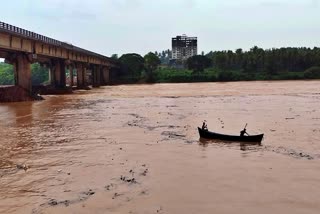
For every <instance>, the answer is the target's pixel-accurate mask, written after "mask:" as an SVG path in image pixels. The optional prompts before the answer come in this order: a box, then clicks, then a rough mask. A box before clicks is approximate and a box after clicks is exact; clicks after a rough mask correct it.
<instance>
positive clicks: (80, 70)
mask: <svg viewBox="0 0 320 214" xmlns="http://www.w3.org/2000/svg"><path fill="white" fill-rule="evenodd" d="M85 72H86V69H85V67H84V66H83V65H82V64H81V63H79V64H77V87H78V88H84V87H85V86H86V78H85V76H86V73H85Z"/></svg>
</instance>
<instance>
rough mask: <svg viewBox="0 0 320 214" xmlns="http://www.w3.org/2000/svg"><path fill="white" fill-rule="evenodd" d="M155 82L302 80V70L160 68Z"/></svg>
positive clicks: (154, 76)
mask: <svg viewBox="0 0 320 214" xmlns="http://www.w3.org/2000/svg"><path fill="white" fill-rule="evenodd" d="M153 79H154V82H155V83H182V82H224V81H254V80H302V79H309V78H307V77H305V73H304V72H278V73H276V74H272V75H271V74H268V73H263V72H259V73H246V72H243V71H241V70H233V71H221V70H218V69H214V68H210V69H207V70H205V71H203V72H199V73H195V72H193V71H191V70H186V69H179V70H178V69H173V68H160V69H158V70H156V71H155V72H154V73H153Z"/></svg>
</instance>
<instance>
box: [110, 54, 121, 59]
mask: <svg viewBox="0 0 320 214" xmlns="http://www.w3.org/2000/svg"><path fill="white" fill-rule="evenodd" d="M118 58H119V57H118V54H112V55H111V59H118Z"/></svg>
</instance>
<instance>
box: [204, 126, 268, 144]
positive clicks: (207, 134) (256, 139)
mask: <svg viewBox="0 0 320 214" xmlns="http://www.w3.org/2000/svg"><path fill="white" fill-rule="evenodd" d="M198 131H199V134H200V137H201V138H205V139H216V140H222V141H234V142H248V143H259V144H261V141H262V139H263V136H264V134H260V135H250V136H240V135H239V136H236V135H225V134H219V133H215V132H211V131H208V130H204V129H201V128H199V127H198Z"/></svg>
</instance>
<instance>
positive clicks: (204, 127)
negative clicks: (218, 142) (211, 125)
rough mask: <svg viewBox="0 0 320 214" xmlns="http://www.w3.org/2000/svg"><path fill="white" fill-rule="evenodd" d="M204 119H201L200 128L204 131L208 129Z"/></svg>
mask: <svg viewBox="0 0 320 214" xmlns="http://www.w3.org/2000/svg"><path fill="white" fill-rule="evenodd" d="M206 122H207V121H206V120H205V121H203V123H202V130H204V131H208V126H207V124H206Z"/></svg>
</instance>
